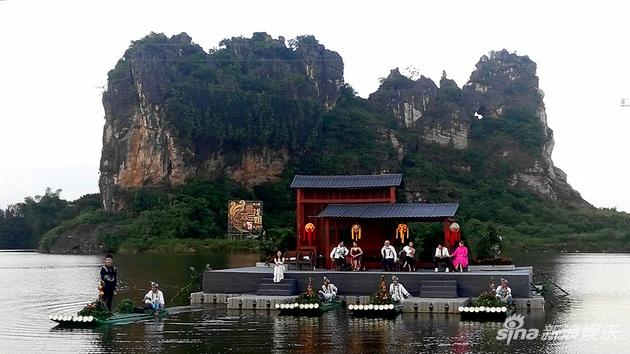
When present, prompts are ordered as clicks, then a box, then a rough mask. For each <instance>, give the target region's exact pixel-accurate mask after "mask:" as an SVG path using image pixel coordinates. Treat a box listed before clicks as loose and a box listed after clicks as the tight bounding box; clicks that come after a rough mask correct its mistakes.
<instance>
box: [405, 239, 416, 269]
mask: <svg viewBox="0 0 630 354" xmlns="http://www.w3.org/2000/svg"><path fill="white" fill-rule="evenodd" d="M403 251H404V252H405V258H404V259H403V260H404V263H403V270H408V271H410V272H415V271H416V249H415V248H413V242H411V241H410V242H409V245H407V246H405V247H403Z"/></svg>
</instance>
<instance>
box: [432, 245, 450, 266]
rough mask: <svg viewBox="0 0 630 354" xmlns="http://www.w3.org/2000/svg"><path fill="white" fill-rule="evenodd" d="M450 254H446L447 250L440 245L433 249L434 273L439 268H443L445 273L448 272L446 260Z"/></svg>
mask: <svg viewBox="0 0 630 354" xmlns="http://www.w3.org/2000/svg"><path fill="white" fill-rule="evenodd" d="M450 257H451V256H450V254H449V253H448V248H446V247H444V246H442V244H441V243H440V244H438V246H437V248H436V249H435V255H434V258H435V271H436V272H437V271H438V270H439V269H440V267H445V268H446V271H447V272H448V270H449V269H448V260H449V258H450Z"/></svg>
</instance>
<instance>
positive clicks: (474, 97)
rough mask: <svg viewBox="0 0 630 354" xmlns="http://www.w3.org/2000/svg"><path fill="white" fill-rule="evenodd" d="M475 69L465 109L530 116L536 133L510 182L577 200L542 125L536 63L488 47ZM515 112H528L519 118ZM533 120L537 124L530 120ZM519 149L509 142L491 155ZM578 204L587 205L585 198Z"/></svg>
mask: <svg viewBox="0 0 630 354" xmlns="http://www.w3.org/2000/svg"><path fill="white" fill-rule="evenodd" d="M476 68H477V69H476V70H475V71H474V72H473V73H472V75H471V76H470V80H469V81H468V83H466V84H465V85H464V87H463V89H462V94H463V102H464V106H465V107H466V109H467V111H468V112H473V113H476V114H477V115H478V117H481V118H480V119H482V120H483V119H489V120H493V119H494V120H515V119H520V120H524V121H525V122H527V121H526V120H527V119H529V120H530V121H529V122H528V123H530V125H529V126H531V127H533V130H534V133H535V134H537V136H538V138H539V139H538V143H539V145H542V146H537V149H534V151H529V152H528V154H527V156H526V158H525V159H523V161H522V162H521V163H519V164H518V165H517V171H516V172H515V173H514V174H513V175H512V177H511V180H510V185H512V186H513V187H517V188H525V189H529V190H531V191H534V192H536V193H538V194H541V195H544V196H546V197H548V198H550V199H559V198H560V199H569V200H576V201H581V202H583V200H582V199H581V197H580V194H579V193H578V192H577V191H575V190H573V188H571V186H570V185H569V184H568V182H567V180H566V174H565V173H564V172H563V171H562V170H560V169H559V168H557V167H555V166H554V165H553V161H552V160H551V153H552V151H553V147H554V140H553V131H552V130H551V129H550V128H549V127H548V125H547V113H546V111H545V104H544V102H543V98H544V93H543V92H542V90H541V89H540V88H539V85H538V77H537V76H536V63H534V62H533V61H532V60H531V59H529V57H527V56H519V55H516V54H515V53H509V52H508V51H507V50H505V49H504V50H502V51H499V52H491V53H490V54H489V56H487V55H484V56H482V57H481V59H480V60H479V62H478V63H477V65H476ZM515 112H527V113H528V116H527V117H522V116H520V115H519V114H516V113H515ZM531 123H537V124H531ZM515 150H518V149H513V148H512V149H511V148H510V147H509V146H506V147H504V148H503V149H502V150H501V151H497V154H499V153H500V154H501V156H496V158H504V159H505V158H507V157H509V156H510V155H511V154H513V153H515V152H516V153H518V152H517V151H515ZM581 204H588V203H586V202H584V203H581Z"/></svg>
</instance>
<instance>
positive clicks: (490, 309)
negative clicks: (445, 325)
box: [457, 306, 507, 313]
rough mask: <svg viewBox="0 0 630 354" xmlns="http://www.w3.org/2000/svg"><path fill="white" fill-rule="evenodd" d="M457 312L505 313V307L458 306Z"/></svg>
mask: <svg viewBox="0 0 630 354" xmlns="http://www.w3.org/2000/svg"><path fill="white" fill-rule="evenodd" d="M457 310H458V311H459V312H487V313H492V312H507V307H505V306H503V307H485V306H474V307H473V306H460V307H458V308H457Z"/></svg>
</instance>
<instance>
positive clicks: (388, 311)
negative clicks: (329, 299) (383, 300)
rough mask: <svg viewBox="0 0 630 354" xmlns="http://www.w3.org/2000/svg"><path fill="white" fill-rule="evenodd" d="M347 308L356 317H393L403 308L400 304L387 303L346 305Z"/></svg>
mask: <svg viewBox="0 0 630 354" xmlns="http://www.w3.org/2000/svg"><path fill="white" fill-rule="evenodd" d="M348 310H350V311H351V312H352V315H354V316H356V317H372V318H379V317H380V318H393V317H396V316H398V315H399V314H400V313H402V311H403V308H402V305H400V304H387V305H374V304H368V305H348Z"/></svg>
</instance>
